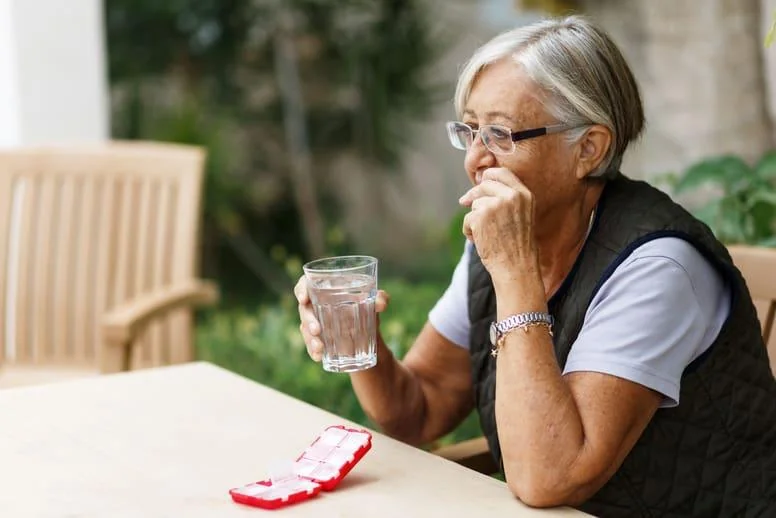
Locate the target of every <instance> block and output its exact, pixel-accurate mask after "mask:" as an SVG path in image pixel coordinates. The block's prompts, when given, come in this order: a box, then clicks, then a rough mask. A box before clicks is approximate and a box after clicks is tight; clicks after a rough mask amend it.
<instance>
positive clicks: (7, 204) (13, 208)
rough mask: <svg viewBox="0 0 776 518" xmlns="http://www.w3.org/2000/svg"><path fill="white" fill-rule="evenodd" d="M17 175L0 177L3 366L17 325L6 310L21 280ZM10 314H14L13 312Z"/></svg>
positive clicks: (0, 349)
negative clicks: (16, 251)
mask: <svg viewBox="0 0 776 518" xmlns="http://www.w3.org/2000/svg"><path fill="white" fill-rule="evenodd" d="M15 180H16V176H15V175H14V174H5V175H0V365H2V363H3V360H4V359H5V350H6V347H11V346H12V342H13V341H14V336H13V335H14V327H15V322H12V323H10V325H9V322H8V316H7V313H6V312H7V311H8V310H9V309H10V308H11V306H10V305H9V299H11V300H13V299H14V298H15V297H16V295H15V289H16V286H17V281H18V273H17V272H16V271H14V270H15V268H18V262H16V261H15V258H12V257H11V254H12V253H13V252H14V251H15V250H12V248H14V249H15V248H17V247H18V245H17V244H16V243H14V241H16V238H17V236H18V231H19V229H18V227H19V218H18V212H19V209H20V208H21V207H20V205H19V204H20V203H21V199H20V198H21V195H23V194H24V193H23V192H21V194H17V192H16V191H17V189H16V182H15ZM11 314H13V312H12V311H11Z"/></svg>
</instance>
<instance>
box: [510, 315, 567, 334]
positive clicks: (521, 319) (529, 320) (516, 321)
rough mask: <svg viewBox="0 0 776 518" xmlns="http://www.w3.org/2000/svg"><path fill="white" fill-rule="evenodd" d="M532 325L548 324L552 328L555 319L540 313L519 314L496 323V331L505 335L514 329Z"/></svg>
mask: <svg viewBox="0 0 776 518" xmlns="http://www.w3.org/2000/svg"><path fill="white" fill-rule="evenodd" d="M532 324H547V325H548V326H550V327H552V325H553V324H554V319H553V318H552V315H550V314H549V313H542V312H539V311H530V312H528V313H518V314H516V315H512V316H510V317H507V318H505V319H504V320H500V321H498V322H496V329H498V332H499V334H504V333H506V332H508V331H511V330H513V329H517V328H520V327H525V326H528V325H532Z"/></svg>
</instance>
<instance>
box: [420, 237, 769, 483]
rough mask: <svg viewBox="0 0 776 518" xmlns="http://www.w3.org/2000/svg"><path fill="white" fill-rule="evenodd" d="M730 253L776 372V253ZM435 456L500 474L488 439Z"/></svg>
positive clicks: (740, 248) (742, 249) (737, 249)
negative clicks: (749, 299) (746, 291)
mask: <svg viewBox="0 0 776 518" xmlns="http://www.w3.org/2000/svg"><path fill="white" fill-rule="evenodd" d="M728 251H729V252H730V255H731V256H732V258H733V262H734V263H735V265H736V267H737V268H738V269H739V270H740V271H741V273H742V275H743V276H744V279H745V280H746V283H747V286H748V287H749V291H750V293H751V295H752V298H753V299H754V302H755V307H756V308H757V314H758V316H759V318H760V325H761V328H762V333H763V338H764V339H765V343H766V344H767V346H768V355H769V358H770V362H771V370H772V371H773V372H776V330H774V320H776V249H772V248H762V247H752V246H744V245H735V246H729V247H728ZM434 453H435V454H437V455H439V456H441V457H444V458H446V459H448V460H452V461H453V462H456V463H458V464H461V465H463V466H466V467H467V468H470V469H473V470H475V471H479V472H480V473H484V474H486V475H492V474H495V473H498V471H499V469H498V466H497V465H496V463H495V462H494V460H493V458H492V457H491V455H490V450H489V449H488V443H487V441H486V440H485V438H484V437H477V438H475V439H470V440H467V441H461V442H459V443H456V444H452V445H450V446H443V447H441V448H438V449H436V450H434Z"/></svg>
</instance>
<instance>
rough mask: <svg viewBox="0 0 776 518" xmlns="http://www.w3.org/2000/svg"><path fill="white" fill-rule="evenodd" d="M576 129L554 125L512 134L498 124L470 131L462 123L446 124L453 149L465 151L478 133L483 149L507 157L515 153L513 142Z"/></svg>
mask: <svg viewBox="0 0 776 518" xmlns="http://www.w3.org/2000/svg"><path fill="white" fill-rule="evenodd" d="M576 127H578V126H569V125H567V124H555V125H552V126H545V127H543V128H534V129H527V130H522V131H515V132H513V131H512V130H511V129H510V128H507V127H506V126H499V125H498V124H486V125H484V126H480V127H479V129H472V127H471V126H469V125H468V124H464V123H463V122H457V121H451V122H448V123H447V136H448V137H450V143H451V144H452V145H453V147H454V148H456V149H461V150H463V151H466V150H468V149H469V148H470V147H471V146H472V144H473V143H474V139H475V137H476V135H477V133H479V134H480V138H481V139H482V142H483V143H484V144H485V147H487V148H488V149H489V150H490V151H492V152H493V153H495V154H497V155H508V154H510V153H513V152H514V151H515V142H518V141H520V140H528V139H532V138H536V137H541V136H542V135H551V134H553V133H560V132H562V131H567V130H570V129H574V128H576Z"/></svg>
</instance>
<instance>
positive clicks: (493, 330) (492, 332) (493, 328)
mask: <svg viewBox="0 0 776 518" xmlns="http://www.w3.org/2000/svg"><path fill="white" fill-rule="evenodd" d="M496 339H498V329H496V323H495V322H491V323H490V344H491V345H496Z"/></svg>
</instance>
